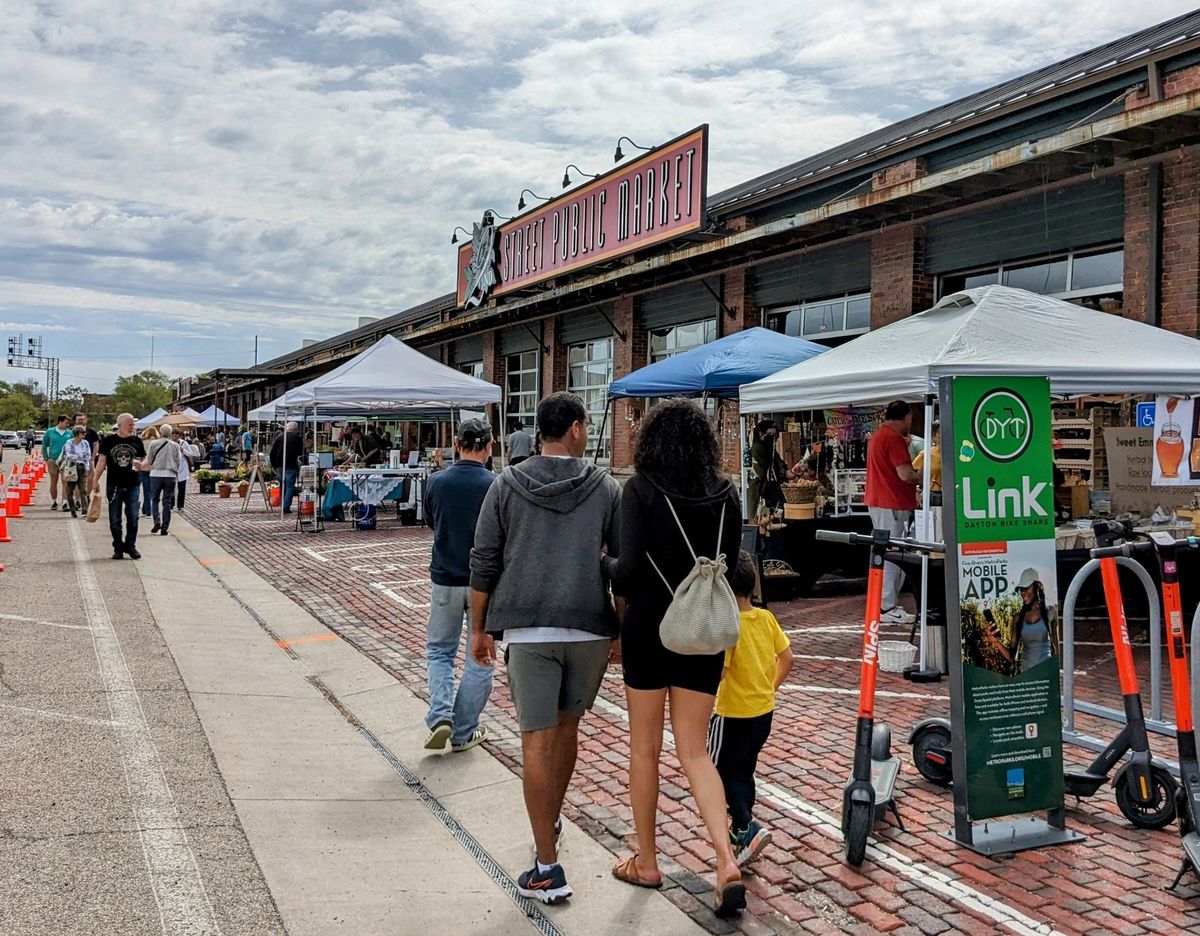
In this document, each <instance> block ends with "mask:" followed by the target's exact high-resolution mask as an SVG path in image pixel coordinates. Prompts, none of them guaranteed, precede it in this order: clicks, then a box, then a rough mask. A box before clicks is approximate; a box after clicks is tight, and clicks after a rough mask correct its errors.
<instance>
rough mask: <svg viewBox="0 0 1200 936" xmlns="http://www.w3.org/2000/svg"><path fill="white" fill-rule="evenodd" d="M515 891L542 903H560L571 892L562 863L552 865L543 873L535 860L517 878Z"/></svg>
mask: <svg viewBox="0 0 1200 936" xmlns="http://www.w3.org/2000/svg"><path fill="white" fill-rule="evenodd" d="M517 891H518V892H519V893H520V894H521V896H522V897H529V898H530V899H532V900H540V901H541V902H542V903H544V904H560V903H562V902H563V901H564V900H566V899H567V898H568V897H570V896H571V893H572V891H571V885H569V884H568V883H567V875H566V872H565V871H563V869H562V865H560V864H556V865H553V866H552V867H551V868H550V870H549V871H547V872H545V873H544V874H543V873H542V872H541V871H539V870H538V866H537V862H534V865H533V867H532V868H531V869H530V870H528V871H526V872H525V873H524V874H522V875H521V876H520V877H519V878H517Z"/></svg>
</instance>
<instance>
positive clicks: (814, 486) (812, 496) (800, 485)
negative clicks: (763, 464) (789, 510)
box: [779, 481, 821, 504]
mask: <svg viewBox="0 0 1200 936" xmlns="http://www.w3.org/2000/svg"><path fill="white" fill-rule="evenodd" d="M779 488H780V490H781V491H783V501H784V503H785V504H811V503H814V502H815V501H816V499H817V492H818V491H819V490H820V489H821V485H820V484H818V483H817V482H816V481H785V482H784V483H783V484H781V485H779Z"/></svg>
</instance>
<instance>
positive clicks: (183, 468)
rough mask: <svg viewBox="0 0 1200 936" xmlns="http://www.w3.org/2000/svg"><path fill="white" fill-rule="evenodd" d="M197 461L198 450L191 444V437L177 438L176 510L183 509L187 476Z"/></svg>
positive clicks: (189, 475) (198, 458)
mask: <svg viewBox="0 0 1200 936" xmlns="http://www.w3.org/2000/svg"><path fill="white" fill-rule="evenodd" d="M199 461H200V450H199V449H198V448H196V446H194V445H193V444H192V439H191V437H190V436H186V435H185V436H184V437H183V438H182V439H180V440H179V473H178V474H177V475H176V476H175V481H176V484H175V509H176V510H183V501H184V498H185V497H186V496H187V483H188V478H190V477H191V476H192V469H193V468H195V467H196V465H197V463H199Z"/></svg>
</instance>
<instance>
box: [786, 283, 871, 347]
mask: <svg viewBox="0 0 1200 936" xmlns="http://www.w3.org/2000/svg"><path fill="white" fill-rule="evenodd" d="M767 323H768V325H769V326H770V327H771V328H772V329H774V330H775V331H777V332H782V333H783V334H785V335H789V336H790V337H792V338H807V339H808V340H809V341H821V340H823V339H825V338H840V337H843V336H845V335H861V334H862V333H863V332H866V331H869V330H870V328H871V294H870V293H858V294H853V295H845V296H837V297H835V298H833V299H818V300H814V301H811V302H805V303H804V304H802V305H799V306H796V307H794V308H790V309H775V310H773V311H772V312H770V313H769V314H768V316H767Z"/></svg>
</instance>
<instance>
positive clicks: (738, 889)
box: [713, 879, 746, 918]
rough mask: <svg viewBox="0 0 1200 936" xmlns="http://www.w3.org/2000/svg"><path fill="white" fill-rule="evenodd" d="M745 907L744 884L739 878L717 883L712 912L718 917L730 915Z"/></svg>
mask: <svg viewBox="0 0 1200 936" xmlns="http://www.w3.org/2000/svg"><path fill="white" fill-rule="evenodd" d="M745 909H746V885H745V884H743V883H742V882H741V880H740V879H739V880H736V881H729V882H727V883H725V884H718V885H717V902H716V904H715V905H714V906H713V913H715V914H716V915H717V916H719V917H722V918H724V917H731V916H733V915H734V914H735V913H737V912H739V911H741V910H745Z"/></svg>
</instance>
